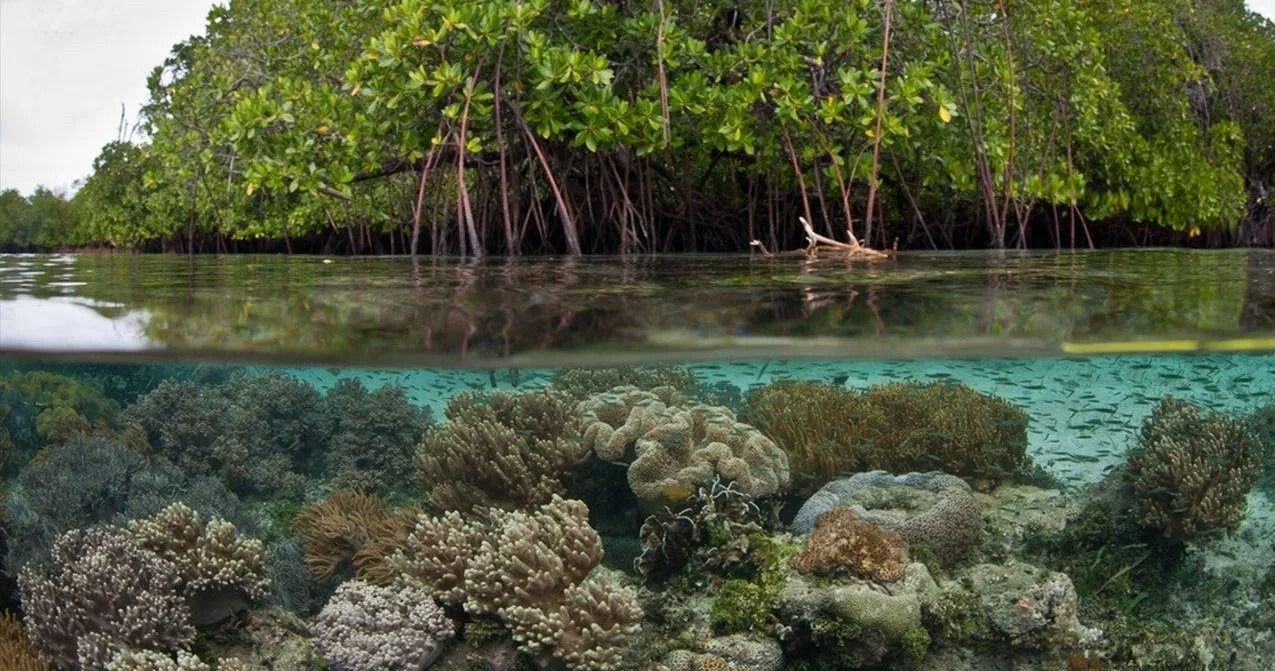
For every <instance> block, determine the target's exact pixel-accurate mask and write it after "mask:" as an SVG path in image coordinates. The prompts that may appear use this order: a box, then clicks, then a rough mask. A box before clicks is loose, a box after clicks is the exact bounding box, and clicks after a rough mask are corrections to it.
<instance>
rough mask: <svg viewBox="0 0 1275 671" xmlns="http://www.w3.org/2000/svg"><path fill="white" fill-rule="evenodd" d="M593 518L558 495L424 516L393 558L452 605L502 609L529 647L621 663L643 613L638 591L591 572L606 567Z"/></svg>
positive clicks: (586, 662) (572, 662)
mask: <svg viewBox="0 0 1275 671" xmlns="http://www.w3.org/2000/svg"><path fill="white" fill-rule="evenodd" d="M588 516H589V511H588V508H587V507H585V505H584V504H583V503H581V502H579V501H573V500H569V499H563V498H561V497H559V496H557V495H554V496H553V497H552V498H551V500H550V501H549V502H548V503H545V504H543V505H540V506H537V507H535V508H532V509H529V510H515V511H506V510H500V509H488V510H486V511H484V516H483V517H477V516H476V517H473V518H469V519H466V518H463V517H461V515H460V514H459V513H458V512H455V511H452V512H449V513H448V514H446V515H444V516H442V517H439V518H430V517H428V516H424V515H422V516H421V518H420V519H419V520H418V521H417V525H416V527H415V529H414V530H413V532H412V534H411V535H410V536H409V538H408V540H407V543H406V544H405V547H404V550H403V551H401V552H400V553H399V554H398V555H397V556H396V557H395V559H394V561H393V564H394V565H396V566H398V567H399V568H400V569H401V570H402V571H403V573H404V575H405V576H407V577H408V578H409V579H411V580H415V581H417V582H419V583H420V584H423V585H424V586H425V587H426V588H427V589H429V590H430V591H431V592H432V593H434V594H435V595H437V596H438V598H440V599H442V600H443V601H445V602H447V603H452V604H458V605H459V604H463V606H464V608H465V610H466V612H468V613H470V614H474V615H483V614H492V615H498V616H499V617H500V618H501V620H503V621H504V622H505V624H506V625H508V626H509V627H510V629H511V630H512V632H513V636H514V640H516V641H517V642H518V645H519V647H520V648H521V649H522V650H524V651H527V652H529V653H532V654H538V655H541V656H543V657H550V658H555V659H558V660H561V661H562V662H563V663H565V664H566V665H567V668H570V669H582V670H598V671H602V670H606V669H616V668H619V666H618V665H619V664H620V660H621V659H622V657H623V654H624V652H625V646H626V644H627V641H628V638H629V637H630V636H631V635H632V634H633V633H634V632H635V630H636V628H637V621H638V620H639V619H640V617H641V611H640V609H639V607H638V605H637V601H636V598H635V596H634V594H633V593H632V591H631V590H629V589H627V588H624V587H620V586H618V585H615V584H611V583H609V582H606V581H604V580H602V579H601V578H600V577H598V576H593V575H591V574H594V573H597V572H598V571H602V569H599V568H598V565H599V564H600V563H601V561H602V543H601V540H600V539H599V537H598V535H597V532H595V531H594V530H593V529H592V528H591V527H590V526H589V521H588V519H589V517H588ZM484 517H485V519H484Z"/></svg>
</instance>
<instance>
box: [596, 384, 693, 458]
mask: <svg viewBox="0 0 1275 671" xmlns="http://www.w3.org/2000/svg"><path fill="white" fill-rule="evenodd" d="M684 400H685V399H683V398H681V397H680V395H679V394H678V393H677V391H676V390H675V389H673V388H672V387H656V388H654V389H651V390H650V391H647V390H644V389H639V388H637V387H634V386H632V385H627V386H620V387H615V388H613V389H611V390H609V391H605V392H599V393H597V394H594V395H593V396H590V397H588V398H586V399H584V400H583V401H580V402H579V403H577V404H576V412H577V413H579V414H580V419H581V425H582V426H583V427H584V432H583V435H584V444H585V445H586V446H587V447H588V448H589V449H591V450H593V452H594V454H596V455H597V456H598V458H600V459H604V460H606V461H616V462H623V463H628V462H630V461H632V460H633V448H634V446H635V445H636V444H637V441H638V439H639V438H641V437H642V436H644V435H646V433H647V432H648V431H650V430H651V429H654V428H655V427H656V426H659V425H660V424H662V423H664V422H667V421H669V420H670V419H671V418H672V415H673V413H675V412H677V408H676V406H677V405H678V404H680V403H681V402H683V401H684Z"/></svg>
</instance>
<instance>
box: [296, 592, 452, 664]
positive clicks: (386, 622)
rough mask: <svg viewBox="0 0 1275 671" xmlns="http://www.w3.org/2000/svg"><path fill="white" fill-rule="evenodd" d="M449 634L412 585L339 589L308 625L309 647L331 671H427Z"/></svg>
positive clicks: (449, 626)
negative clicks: (311, 645) (315, 649)
mask: <svg viewBox="0 0 1275 671" xmlns="http://www.w3.org/2000/svg"><path fill="white" fill-rule="evenodd" d="M452 634H453V630H452V623H451V621H450V620H448V619H447V617H446V616H445V615H443V611H442V609H440V608H439V607H438V606H436V605H434V600H433V599H432V598H430V594H429V593H428V592H425V591H424V590H422V589H420V588H419V587H414V586H412V585H406V584H397V585H394V586H379V585H372V584H369V583H366V582H363V581H360V580H352V581H349V582H346V583H343V584H342V585H341V586H340V587H338V588H337V591H336V593H335V594H333V595H332V599H331V600H330V601H328V604H327V605H326V606H324V607H323V610H322V611H320V612H319V615H318V617H317V618H315V622H314V642H315V645H316V646H317V647H318V648H319V650H320V652H322V653H323V657H324V659H325V660H327V662H328V666H329V668H331V669H332V670H333V671H400V670H401V671H408V670H412V671H415V670H416V669H423V668H426V667H428V666H429V665H430V664H432V663H433V661H434V660H435V659H436V658H437V657H438V655H439V654H441V653H442V652H443V650H444V649H445V646H446V644H447V642H448V641H449V640H451V637H452Z"/></svg>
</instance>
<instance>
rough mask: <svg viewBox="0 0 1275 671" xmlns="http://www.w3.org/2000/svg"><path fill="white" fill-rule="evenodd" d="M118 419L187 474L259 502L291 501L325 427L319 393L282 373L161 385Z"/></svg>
mask: <svg viewBox="0 0 1275 671" xmlns="http://www.w3.org/2000/svg"><path fill="white" fill-rule="evenodd" d="M122 418H123V419H124V421H127V422H132V423H135V424H137V425H138V426H140V427H141V428H142V429H143V430H144V431H145V433H146V435H147V437H148V439H149V441H150V444H151V446H152V447H153V448H154V450H155V451H156V452H157V453H159V454H161V455H164V456H165V457H167V458H168V459H170V460H172V461H173V463H175V464H177V466H178V467H180V468H181V469H182V470H183V471H185V472H186V473H189V474H211V475H215V476H216V477H218V478H220V479H221V480H222V481H223V482H224V483H225V484H226V485H227V486H228V487H230V489H231V490H232V491H234V492H235V493H237V494H240V495H252V496H257V497H261V498H273V497H280V496H281V497H285V498H287V497H296V496H298V495H299V494H300V491H301V489H302V487H303V486H304V484H305V480H306V475H308V474H311V473H312V471H313V470H314V469H315V468H316V467H317V466H319V465H320V464H319V462H320V460H319V459H318V458H317V457H318V456H319V455H321V454H322V452H323V449H324V447H325V446H326V444H327V438H328V433H329V431H330V429H331V426H330V422H329V420H328V417H327V415H326V413H325V408H324V406H323V403H322V397H321V396H320V395H319V393H318V391H316V390H315V389H314V387H311V386H310V385H308V384H306V383H304V382H302V381H300V380H298V379H296V378H294V377H292V376H290V375H284V374H282V373H268V374H262V375H248V374H240V375H235V376H233V377H231V378H230V379H229V380H228V381H226V382H225V383H223V384H220V385H207V386H200V385H196V384H194V383H192V382H188V381H182V380H166V381H164V382H163V383H161V384H160V385H159V386H157V387H156V388H155V389H154V390H152V391H151V392H150V393H148V394H146V395H145V396H143V397H141V398H139V399H138V400H137V402H136V403H134V404H133V405H131V406H129V407H128V408H127V409H126V410H125V411H124V413H123V415H122Z"/></svg>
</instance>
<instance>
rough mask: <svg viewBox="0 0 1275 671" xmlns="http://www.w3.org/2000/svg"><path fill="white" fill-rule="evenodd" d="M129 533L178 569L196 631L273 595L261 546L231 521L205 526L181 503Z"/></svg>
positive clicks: (134, 524)
mask: <svg viewBox="0 0 1275 671" xmlns="http://www.w3.org/2000/svg"><path fill="white" fill-rule="evenodd" d="M128 530H129V532H130V533H131V534H133V537H134V539H135V540H136V541H137V543H138V544H139V545H140V546H141V547H142V548H143V549H146V550H148V551H150V552H153V553H155V554H156V555H158V556H159V557H160V558H162V559H164V560H165V561H167V562H169V563H171V564H172V565H173V566H174V567H176V569H177V573H178V576H179V577H180V579H181V583H182V584H181V590H182V594H183V595H184V596H185V597H186V600H187V603H189V604H190V608H191V613H192V617H193V621H194V623H195V624H196V625H204V624H210V623H213V622H217V621H220V620H221V619H224V618H225V617H226V616H229V615H231V614H232V613H233V612H234V611H236V610H241V609H243V608H244V607H246V606H247V605H248V602H249V601H252V600H256V599H260V598H262V597H264V596H265V595H266V593H267V592H268V590H269V587H270V583H269V581H268V580H267V579H266V576H265V573H266V569H265V551H264V549H263V547H262V545H261V541H257V540H247V539H243V538H240V537H239V536H238V535H237V534H236V533H235V526H234V525H233V524H231V523H229V522H227V521H225V520H221V519H213V520H210V521H209V522H207V523H204V521H203V520H202V519H201V518H200V515H199V513H197V512H195V511H194V510H191V509H190V508H189V507H187V506H186V505H185V504H181V503H175V504H173V505H171V506H169V507H167V508H165V509H164V510H162V511H160V512H159V513H158V514H156V515H154V516H153V517H149V518H143V519H139V520H133V521H131V522H129V524H128Z"/></svg>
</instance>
